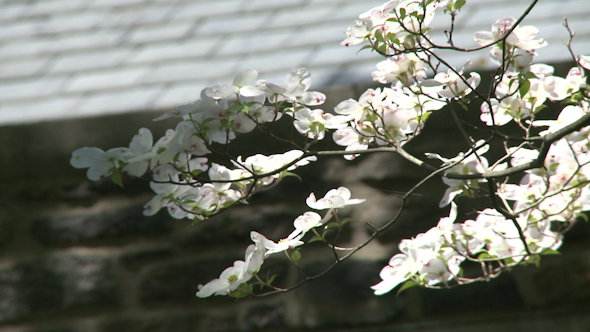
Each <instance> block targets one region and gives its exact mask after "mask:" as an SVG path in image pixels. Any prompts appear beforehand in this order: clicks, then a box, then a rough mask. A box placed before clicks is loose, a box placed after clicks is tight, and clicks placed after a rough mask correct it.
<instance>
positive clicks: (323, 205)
mask: <svg viewBox="0 0 590 332" xmlns="http://www.w3.org/2000/svg"><path fill="white" fill-rule="evenodd" d="M350 196H351V195H350V190H348V188H345V187H340V188H338V189H332V190H330V191H328V192H327V193H326V195H325V196H324V197H323V198H321V199H319V200H316V198H315V195H314V193H311V194H309V197H308V198H307V200H306V201H305V202H306V203H307V205H308V206H309V207H310V208H312V209H316V210H325V209H337V208H343V207H345V206H348V205H354V204H360V203H362V202H364V201H365V200H364V199H357V198H355V199H350Z"/></svg>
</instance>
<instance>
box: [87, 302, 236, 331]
mask: <svg viewBox="0 0 590 332" xmlns="http://www.w3.org/2000/svg"><path fill="white" fill-rule="evenodd" d="M234 303H235V301H234ZM184 309H186V308H183V309H179V308H175V309H174V310H167V311H158V312H149V313H148V314H147V315H137V316H124V317H119V318H110V319H105V320H104V321H103V322H101V323H99V325H98V328H97V330H96V332H112V331H125V332H195V331H207V332H209V331H210V332H225V331H237V330H239V327H238V325H237V321H236V313H235V311H233V310H231V309H228V308H224V310H222V311H218V312H207V311H203V310H199V311H195V310H190V309H189V310H184Z"/></svg>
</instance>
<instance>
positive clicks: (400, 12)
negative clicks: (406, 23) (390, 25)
mask: <svg viewBox="0 0 590 332" xmlns="http://www.w3.org/2000/svg"><path fill="white" fill-rule="evenodd" d="M399 17H400V18H404V17H406V9H405V8H400V10H399Z"/></svg>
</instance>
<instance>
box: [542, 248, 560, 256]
mask: <svg viewBox="0 0 590 332" xmlns="http://www.w3.org/2000/svg"><path fill="white" fill-rule="evenodd" d="M541 255H543V256H545V255H561V253H560V252H559V251H557V250H554V249H547V250H545V251H543V252H542V253H541Z"/></svg>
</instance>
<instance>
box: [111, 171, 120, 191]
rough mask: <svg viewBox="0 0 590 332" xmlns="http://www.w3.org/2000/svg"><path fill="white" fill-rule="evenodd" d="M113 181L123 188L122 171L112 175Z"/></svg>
mask: <svg viewBox="0 0 590 332" xmlns="http://www.w3.org/2000/svg"><path fill="white" fill-rule="evenodd" d="M111 181H113V182H114V183H115V184H116V185H118V186H119V187H121V188H123V174H121V173H120V172H117V173H113V174H112V175H111Z"/></svg>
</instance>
